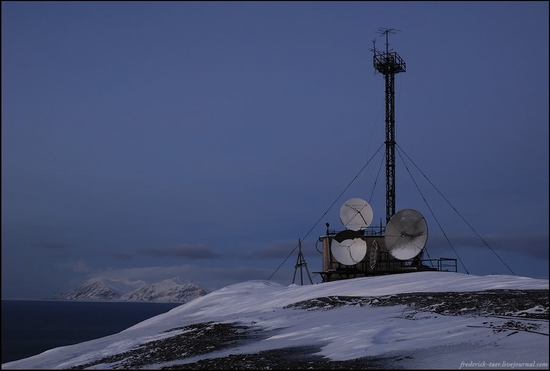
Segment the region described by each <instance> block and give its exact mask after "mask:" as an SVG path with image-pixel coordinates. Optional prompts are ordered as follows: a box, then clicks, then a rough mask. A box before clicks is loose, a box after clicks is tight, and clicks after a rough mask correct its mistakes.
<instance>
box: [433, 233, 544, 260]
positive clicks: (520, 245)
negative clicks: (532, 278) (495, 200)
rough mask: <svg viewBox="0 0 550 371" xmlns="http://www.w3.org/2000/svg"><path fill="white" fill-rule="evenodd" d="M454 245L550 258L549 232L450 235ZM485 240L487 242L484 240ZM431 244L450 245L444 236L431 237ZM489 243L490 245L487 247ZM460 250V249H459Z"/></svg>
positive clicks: (456, 246)
mask: <svg viewBox="0 0 550 371" xmlns="http://www.w3.org/2000/svg"><path fill="white" fill-rule="evenodd" d="M448 237H449V241H450V242H451V244H452V245H453V247H455V249H456V248H458V249H460V248H461V247H472V248H486V249H488V250H489V247H490V248H491V249H493V250H494V251H497V250H500V251H510V252H514V253H518V254H522V255H526V256H531V257H534V258H537V259H544V260H548V259H549V256H548V244H549V238H548V235H547V234H523V235H520V234H508V235H507V234H493V235H488V236H482V238H483V240H482V239H481V238H479V237H478V236H474V235H468V236H466V235H460V236H448ZM483 241H485V243H486V244H485V243H484V242H483ZM429 244H430V246H445V247H447V246H449V242H448V241H447V240H446V239H444V237H443V236H435V237H433V238H429ZM487 245H488V246H489V247H487ZM458 251H459V252H460V250H458Z"/></svg>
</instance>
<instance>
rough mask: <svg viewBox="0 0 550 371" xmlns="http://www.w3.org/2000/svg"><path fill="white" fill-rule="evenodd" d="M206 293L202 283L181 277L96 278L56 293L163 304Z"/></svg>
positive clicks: (73, 297)
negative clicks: (152, 279)
mask: <svg viewBox="0 0 550 371" xmlns="http://www.w3.org/2000/svg"><path fill="white" fill-rule="evenodd" d="M204 295H206V291H204V290H203V289H202V288H201V287H200V286H198V285H195V284H192V283H182V282H180V280H179V279H178V278H172V279H167V280H164V281H162V282H157V283H153V284H147V283H146V282H144V281H141V280H138V281H130V280H124V279H116V278H115V279H113V278H103V277H94V278H91V279H89V280H88V281H86V282H85V283H84V284H83V285H82V286H80V287H79V288H78V289H76V290H74V291H71V292H68V293H61V294H58V295H56V297H55V298H56V299H59V300H88V301H96V300H97V301H103V300H115V301H154V302H162V303H186V302H188V301H190V300H193V299H195V298H198V297H200V296H204Z"/></svg>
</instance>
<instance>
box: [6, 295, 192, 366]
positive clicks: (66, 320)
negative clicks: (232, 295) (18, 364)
mask: <svg viewBox="0 0 550 371" xmlns="http://www.w3.org/2000/svg"><path fill="white" fill-rule="evenodd" d="M180 305H182V304H179V303H128V302H80V301H54V300H52V301H49V300H2V362H1V363H6V362H10V361H15V360H18V359H21V358H26V357H30V356H34V355H36V354H39V353H42V352H43V351H46V350H48V349H52V348H57V347H60V346H65V345H71V344H77V343H81V342H84V341H88V340H93V339H97V338H100V337H103V336H107V335H112V334H115V333H117V332H120V331H122V330H125V329H127V328H128V327H130V326H133V325H135V324H136V323H139V322H141V321H144V320H146V319H148V318H151V317H154V316H156V315H158V314H161V313H166V312H168V311H169V310H170V309H172V308H175V307H177V306H180Z"/></svg>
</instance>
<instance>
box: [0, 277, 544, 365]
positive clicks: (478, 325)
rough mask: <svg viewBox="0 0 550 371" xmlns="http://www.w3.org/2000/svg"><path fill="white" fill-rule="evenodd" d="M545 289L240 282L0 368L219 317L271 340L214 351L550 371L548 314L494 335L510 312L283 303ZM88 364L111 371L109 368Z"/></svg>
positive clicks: (393, 280) (514, 282)
mask: <svg viewBox="0 0 550 371" xmlns="http://www.w3.org/2000/svg"><path fill="white" fill-rule="evenodd" d="M548 288H549V281H548V279H534V278H529V277H518V276H505V275H488V276H474V275H466V274H462V273H452V272H416V273H404V274H396V275H387V276H376V277H364V278H355V279H349V280H342V281H335V282H327V283H320V284H315V285H305V286H297V285H289V286H284V285H281V284H278V283H274V282H271V281H261V280H258V281H246V282H242V283H238V284H234V285H230V286H226V287H224V288H222V289H219V290H217V291H214V292H211V293H209V294H207V295H205V296H202V297H199V298H197V299H194V300H192V301H190V302H188V303H186V304H183V305H181V306H178V307H176V308H174V309H172V310H170V311H169V312H167V313H164V314H161V315H158V316H155V317H152V318H150V319H148V320H145V321H143V322H141V323H138V324H136V325H134V326H132V327H130V328H128V329H126V330H124V331H122V332H120V333H118V334H114V335H111V336H107V337H104V338H100V339H95V340H91V341H87V342H84V343H80V344H75V345H71V346H65V347H60V348H55V349H51V350H49V351H46V352H44V353H41V354H39V355H36V356H33V357H29V358H25V359H22V360H18V361H14V362H9V363H5V364H2V368H4V369H40V368H42V369H60V368H69V367H72V366H76V365H79V364H83V363H87V362H91V361H94V360H97V359H100V358H102V357H106V356H109V355H114V354H117V353H121V352H124V351H128V350H130V349H132V348H134V347H136V346H138V345H139V344H143V343H145V342H149V341H153V340H158V339H162V338H166V337H168V336H173V335H174V334H175V333H176V332H174V331H172V332H170V333H163V331H166V330H170V329H174V328H179V327H184V326H187V325H190V324H197V323H203V322H208V321H215V322H227V323H230V322H238V323H242V324H245V325H248V326H260V327H261V328H262V329H263V330H265V331H271V332H269V334H270V336H268V337H267V338H264V339H262V340H258V341H253V342H247V343H245V344H243V345H240V346H238V347H233V348H230V349H227V350H222V351H218V352H216V354H215V356H216V357H223V356H227V355H229V354H238V353H241V354H250V353H257V352H260V351H263V350H271V349H280V348H284V347H289V346H309V345H312V344H316V345H319V346H320V349H321V350H320V354H321V355H323V356H325V357H328V358H330V359H331V360H335V361H340V360H351V359H355V358H359V357H367V356H384V357H399V359H401V362H402V363H400V364H399V365H400V367H403V368H428V369H443V368H446V369H457V368H461V366H463V367H464V366H467V365H468V364H470V366H471V367H470V368H476V366H477V368H479V367H483V366H482V365H485V367H490V366H489V364H490V362H493V363H494V364H495V365H496V364H497V363H498V365H500V367H503V368H511V367H512V366H513V367H515V368H521V367H522V365H521V363H529V364H530V365H531V364H532V362H535V363H536V364H539V363H546V367H541V366H540V365H537V366H535V367H534V368H545V369H548V359H549V352H548V349H549V346H548V319H546V320H544V319H542V320H540V319H539V320H534V319H531V320H528V319H518V318H515V320H517V321H520V322H522V323H535V322H536V324H537V326H538V329H537V331H536V332H528V331H516V332H513V331H494V329H495V328H498V327H499V326H500V327H502V326H504V324H505V322H506V321H509V318H499V317H497V316H491V317H490V318H489V316H475V315H460V316H451V315H449V316H447V315H441V314H437V313H435V312H427V311H420V312H419V311H414V310H412V309H411V307H408V306H406V305H395V306H380V307H379V306H368V305H367V306H360V305H346V306H341V307H336V308H333V309H330V310H322V309H303V308H297V307H291V308H285V306H288V305H291V304H294V303H297V302H301V301H305V300H309V299H315V298H320V297H328V296H354V297H383V296H388V295H394V294H400V293H413V292H418V293H420V292H434V293H435V292H470V291H484V290H494V289H521V290H529V289H539V290H540V289H543V290H548ZM535 309H536V308H531V309H530V310H535ZM488 321H491V323H492V325H493V327H491V328H489V327H488V326H487V323H488ZM178 331H180V332H182V331H184V330H178ZM212 356H213V355H212V354H203V355H200V356H195V357H193V358H192V359H186V360H185V361H181V362H179V363H184V362H195V361H197V360H200V359H201V358H207V357H212ZM470 362H473V363H470ZM483 362H485V364H483ZM502 362H507V363H506V364H503V363H502ZM514 362H515V366H514ZM171 364H174V362H167V363H165V364H161V365H155V368H156V367H157V366H158V367H162V366H168V365H171ZM523 367H524V368H525V365H524V366H523ZM94 368H109V364H102V365H98V366H95V367H94Z"/></svg>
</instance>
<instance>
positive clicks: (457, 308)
mask: <svg viewBox="0 0 550 371" xmlns="http://www.w3.org/2000/svg"><path fill="white" fill-rule="evenodd" d="M548 303H549V292H548V290H488V291H479V292H438V293H407V294H397V295H388V296H383V297H349V296H330V297H321V298H316V299H311V300H306V301H302V302H298V303H294V304H292V305H289V306H288V307H287V308H292V309H300V310H330V309H332V308H335V307H340V306H344V305H348V306H349V305H359V306H367V305H370V306H393V305H406V306H407V308H406V310H404V312H403V315H404V316H405V317H406V318H410V319H414V316H415V314H417V313H420V312H432V313H438V314H440V315H449V316H456V315H470V316H471V315H474V316H488V317H491V316H502V317H506V318H507V319H508V321H506V322H505V323H502V321H499V323H500V324H499V325H498V326H497V325H493V322H491V321H490V320H488V321H486V322H484V326H486V327H487V328H491V329H493V331H495V332H499V331H510V330H511V331H531V332H537V330H538V325H537V324H536V322H534V321H533V322H529V323H528V324H525V321H521V319H525V318H530V319H534V320H537V319H538V320H548V307H549V305H548ZM167 332H174V334H175V335H174V336H171V337H168V338H165V339H162V340H157V341H152V342H147V343H145V344H142V345H140V346H138V347H136V348H135V349H132V350H130V351H127V352H124V353H120V354H116V355H113V356H109V357H105V358H102V359H99V360H97V361H94V362H90V363H86V364H82V365H78V366H76V367H73V369H85V368H93V366H97V365H102V367H105V366H106V367H109V368H112V369H139V368H145V367H147V368H151V367H154V365H155V364H161V363H162V364H166V363H167V362H170V363H171V364H172V365H171V366H169V367H164V369H185V370H245V369H254V370H299V369H312V370H320V369H323V370H337V369H340V370H344V369H345V370H359V369H383V368H391V367H392V364H395V361H396V359H389V358H380V357H366V358H359V359H355V360H349V361H331V360H329V359H326V358H324V357H322V356H319V355H316V354H315V353H317V352H319V350H320V346H311V347H294V348H284V349H277V350H270V351H264V352H259V353H255V354H232V355H229V356H224V357H217V358H216V357H215V356H214V355H213V354H211V353H213V352H216V351H220V350H226V349H231V348H232V347H237V346H239V345H242V344H245V343H247V342H252V341H258V340H260V339H264V338H267V337H269V336H270V334H269V333H268V332H266V331H263V330H262V329H261V328H259V327H250V326H244V325H242V324H238V323H215V322H208V323H198V324H193V325H190V326H186V327H182V328H174V329H171V330H169V331H167ZM546 335H547V334H546ZM207 353H210V356H211V357H212V358H208V359H202V360H200V361H197V362H189V361H190V360H191V358H192V357H195V356H200V355H204V354H207ZM186 360H187V363H184V362H186Z"/></svg>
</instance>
